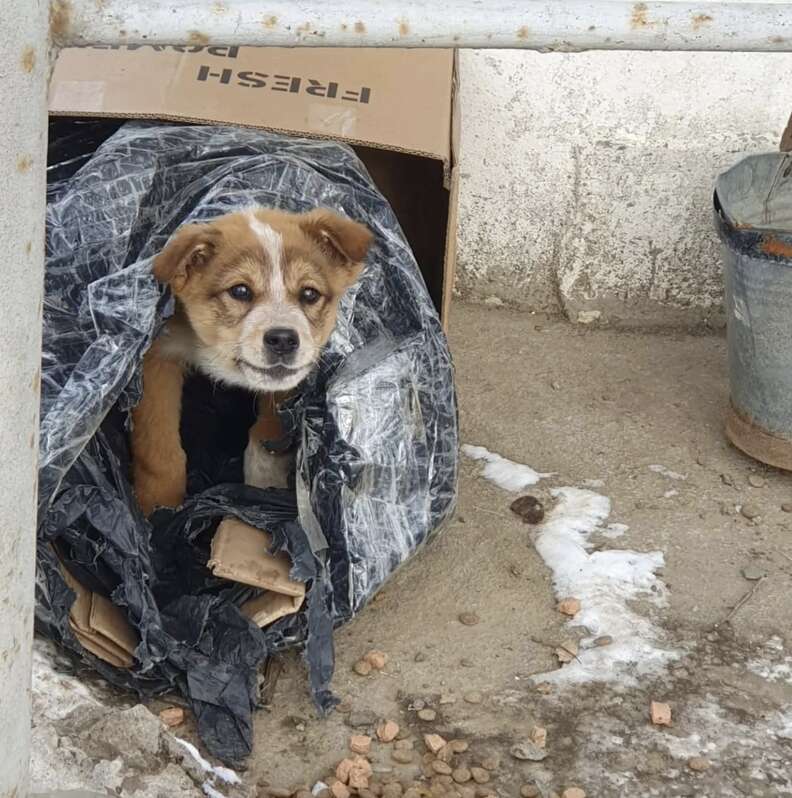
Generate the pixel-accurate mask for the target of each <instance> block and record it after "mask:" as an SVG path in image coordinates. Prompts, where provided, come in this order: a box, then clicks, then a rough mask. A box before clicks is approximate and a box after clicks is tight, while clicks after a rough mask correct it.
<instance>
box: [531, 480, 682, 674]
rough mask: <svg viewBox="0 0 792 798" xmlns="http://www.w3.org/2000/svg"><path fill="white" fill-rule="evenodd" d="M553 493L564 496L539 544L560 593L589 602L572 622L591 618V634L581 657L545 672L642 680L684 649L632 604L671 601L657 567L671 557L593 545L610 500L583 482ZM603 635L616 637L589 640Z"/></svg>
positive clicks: (580, 623)
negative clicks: (670, 644)
mask: <svg viewBox="0 0 792 798" xmlns="http://www.w3.org/2000/svg"><path fill="white" fill-rule="evenodd" d="M553 496H555V497H556V498H557V499H558V504H557V505H556V506H555V507H554V508H553V509H552V510H551V512H550V513H549V514H548V516H547V518H546V519H545V522H544V523H543V524H542V526H541V527H540V528H539V531H538V533H537V535H536V541H535V545H536V550H537V551H538V552H539V554H540V555H541V557H542V559H543V560H544V561H545V563H546V564H547V566H548V567H549V568H550V569H551V570H552V572H553V586H554V588H555V592H556V595H557V596H558V597H559V598H561V597H563V596H575V598H577V599H579V600H580V602H581V605H582V608H581V610H580V612H579V613H578V614H577V615H576V616H575V618H574V619H573V620H572V621H570V623H571V624H573V625H575V626H585V627H586V628H587V629H588V630H589V632H590V635H591V636H590V637H589V638H586V639H584V640H583V641H582V644H583V645H582V647H581V650H580V651H579V652H578V656H577V659H575V660H573V661H572V662H570V663H569V664H567V665H565V666H564V667H563V668H560V669H559V670H557V671H553V672H551V673H549V674H543V675H542V677H541V678H542V679H544V680H555V681H566V682H584V681H590V680H597V681H604V680H607V681H610V680H620V681H622V682H623V683H626V684H635V683H637V679H636V677H637V676H640V675H645V674H653V673H658V672H660V671H661V670H662V669H663V668H664V667H665V665H666V664H667V663H668V662H669V661H671V660H673V659H677V658H678V655H677V654H676V653H675V652H673V651H670V650H668V649H666V648H664V647H663V646H662V645H661V641H662V640H663V638H664V634H663V632H662V630H661V629H660V628H658V627H657V626H656V625H655V624H654V623H653V622H652V620H651V619H650V618H647V617H645V616H643V615H639V614H638V613H637V612H635V611H634V610H633V609H631V607H630V606H629V605H630V602H632V601H635V600H636V599H644V600H648V601H650V602H651V603H652V604H654V605H655V606H658V607H664V606H665V605H666V603H667V593H668V591H667V589H666V586H665V584H664V583H663V582H662V581H661V580H660V579H659V578H658V577H657V575H656V571H657V570H658V569H659V568H662V567H663V564H664V560H663V554H662V552H659V551H654V552H647V553H642V552H636V551H629V550H622V549H610V550H600V551H589V550H590V549H591V547H592V544H591V541H590V540H589V539H590V537H591V536H592V535H593V534H594V533H595V532H599V533H602V532H603V531H607V527H604V522H605V520H606V519H607V517H608V515H609V514H610V500H609V499H608V498H607V497H606V496H600V495H599V494H597V493H594V492H593V491H589V490H582V489H580V488H559V489H558V490H554V491H553ZM603 527H604V528H603ZM601 635H610V636H611V637H612V638H613V643H611V644H610V645H609V646H601V647H600V646H597V647H593V646H592V647H588V648H587V647H586V646H587V644H588V645H590V644H591V643H592V642H593V639H594V638H596V637H599V636H601ZM537 678H538V677H537Z"/></svg>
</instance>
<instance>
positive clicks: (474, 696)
mask: <svg viewBox="0 0 792 798" xmlns="http://www.w3.org/2000/svg"><path fill="white" fill-rule="evenodd" d="M462 698H463V699H464V700H465V702H466V703H468V704H480V703H481V702H482V701H483V700H484V696H482V695H481V693H480V692H479V691H478V690H471V691H470V692H469V693H465V694H464V695H463V696H462Z"/></svg>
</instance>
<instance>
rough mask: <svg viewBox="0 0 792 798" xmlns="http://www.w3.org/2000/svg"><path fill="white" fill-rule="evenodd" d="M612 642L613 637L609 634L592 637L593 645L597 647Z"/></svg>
mask: <svg viewBox="0 0 792 798" xmlns="http://www.w3.org/2000/svg"><path fill="white" fill-rule="evenodd" d="M612 642H613V638H612V637H611V636H610V635H600V636H599V637H595V638H594V645H595V646H598V647H600V646H609V645H610V644H611V643H612Z"/></svg>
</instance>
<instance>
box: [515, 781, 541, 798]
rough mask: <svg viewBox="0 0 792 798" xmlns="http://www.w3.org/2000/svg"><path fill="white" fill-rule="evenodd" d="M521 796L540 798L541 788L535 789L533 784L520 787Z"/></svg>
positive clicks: (524, 797) (523, 797) (522, 797)
mask: <svg viewBox="0 0 792 798" xmlns="http://www.w3.org/2000/svg"><path fill="white" fill-rule="evenodd" d="M520 796H521V798H538V796H539V788H538V787H535V786H534V785H533V784H523V786H522V787H520Z"/></svg>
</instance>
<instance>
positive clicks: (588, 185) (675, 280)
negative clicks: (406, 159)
mask: <svg viewBox="0 0 792 798" xmlns="http://www.w3.org/2000/svg"><path fill="white" fill-rule="evenodd" d="M790 74H792V54H772V53H768V54H765V53H690V54H679V53H639V52H627V53H606V52H595V53H582V54H559V53H552V54H540V53H533V52H526V51H513V50H509V51H502V50H501V51H492V50H489V51H487V50H476V51H474V50H467V51H463V52H462V53H461V58H460V82H461V93H460V106H461V113H462V126H461V133H462V135H461V153H460V156H461V157H460V173H461V178H462V179H461V187H460V215H459V230H458V246H459V255H458V257H459V261H458V266H457V291H458V292H459V293H460V294H461V295H462V296H466V297H468V298H472V299H485V298H487V297H491V296H495V297H498V298H500V299H502V300H503V301H504V302H506V303H508V304H510V305H515V306H518V307H523V308H526V309H532V310H542V311H548V310H549V311H558V310H562V311H563V312H564V313H566V314H567V315H568V316H569V318H571V319H578V316H579V313H580V312H581V311H583V314H584V315H583V316H582V317H580V318H581V319H589V320H590V319H591V318H592V316H593V317H596V316H597V311H599V313H600V314H601V315H600V316H599V320H600V321H607V322H609V323H614V324H616V323H622V324H643V325H646V324H650V325H654V324H660V325H664V324H689V323H700V322H702V321H707V322H708V323H711V324H720V323H721V315H722V314H721V308H720V303H721V294H722V290H721V277H720V265H719V258H718V242H717V239H716V237H715V234H714V232H713V227H712V187H713V181H714V179H715V177H716V176H717V174H718V173H719V172H720V171H721V170H723V169H725V168H727V167H728V166H730V165H731V164H733V163H734V162H735V161H737V160H738V159H739V158H740V157H741V156H742V155H743V154H747V153H749V152H756V151H762V150H772V149H777V148H778V142H779V139H780V137H781V133H782V131H783V128H784V126H785V124H786V120H787V118H788V117H789V114H790V111H792V99H790V95H789V91H788V86H789V75H790ZM588 311H594V313H593V314H592V313H588Z"/></svg>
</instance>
